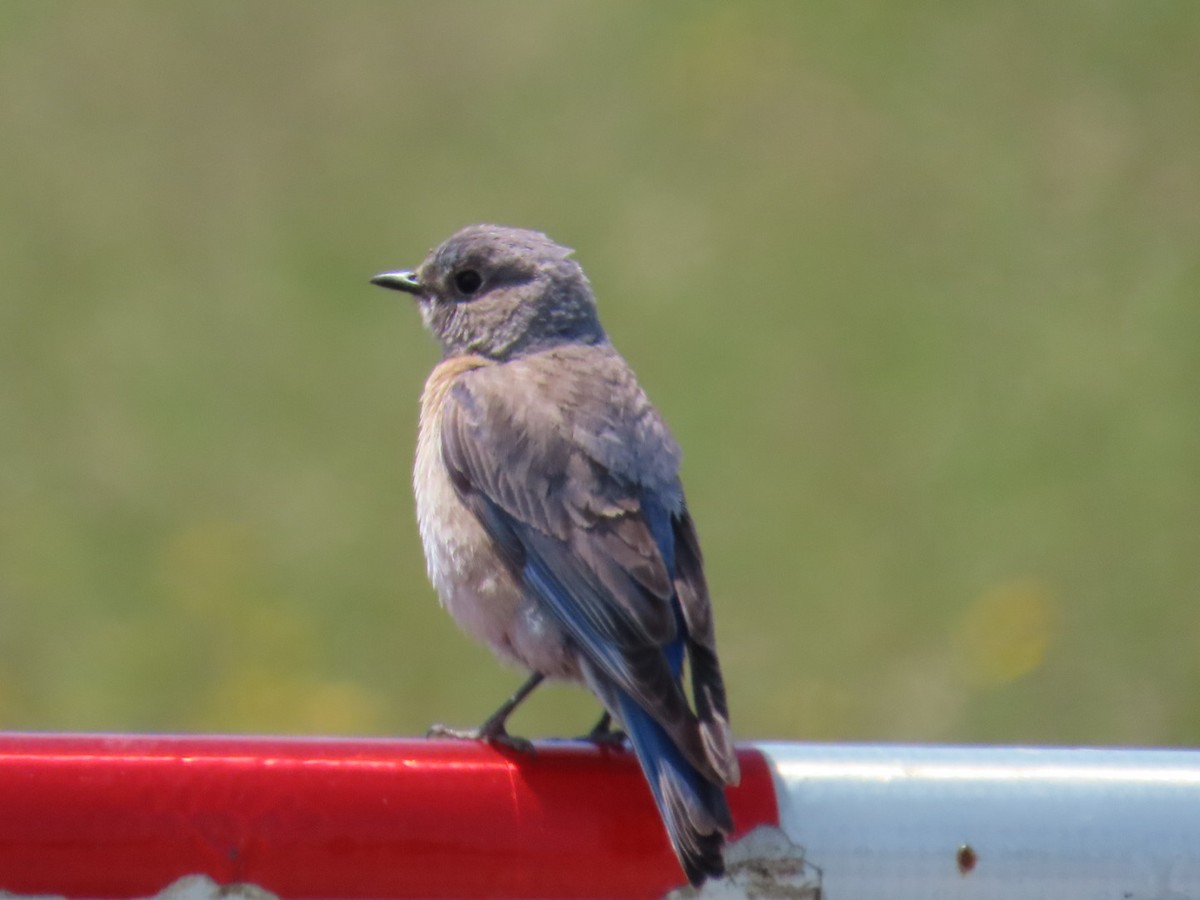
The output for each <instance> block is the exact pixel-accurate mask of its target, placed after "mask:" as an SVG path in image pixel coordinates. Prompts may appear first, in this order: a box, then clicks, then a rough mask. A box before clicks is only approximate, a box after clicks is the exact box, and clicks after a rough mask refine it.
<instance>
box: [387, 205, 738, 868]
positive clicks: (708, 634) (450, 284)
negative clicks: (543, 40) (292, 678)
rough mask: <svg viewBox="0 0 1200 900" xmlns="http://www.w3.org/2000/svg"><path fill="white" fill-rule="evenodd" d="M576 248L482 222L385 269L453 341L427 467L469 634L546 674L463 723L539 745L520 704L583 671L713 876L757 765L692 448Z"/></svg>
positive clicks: (427, 488) (432, 573)
mask: <svg viewBox="0 0 1200 900" xmlns="http://www.w3.org/2000/svg"><path fill="white" fill-rule="evenodd" d="M571 252H572V251H571V250H569V249H568V248H566V247H561V246H559V245H558V244H555V243H554V242H553V241H551V240H550V239H549V238H547V237H546V236H545V235H544V234H541V233H539V232H535V231H525V230H521V229H516V228H504V227H499V226H494V225H473V226H470V227H468V228H464V229H463V230H461V231H459V232H458V233H457V234H455V235H453V236H452V237H451V238H449V239H448V240H447V241H446V242H445V243H444V244H442V245H441V246H440V247H438V248H436V249H435V250H433V251H432V252H431V253H430V254H429V255H428V257H426V259H425V261H424V262H423V263H422V264H421V266H420V268H418V269H417V270H416V271H404V272H389V273H385V274H382V275H376V276H375V277H374V278H372V279H371V282H372V283H373V284H377V285H379V286H381V287H386V288H392V289H394V290H398V291H404V292H406V293H409V294H412V295H413V297H415V298H416V301H417V304H418V306H419V307H420V311H421V317H422V319H423V320H424V322H425V325H426V326H427V327H428V328H429V330H430V331H432V332H433V334H434V335H435V336H436V337H437V339H438V341H439V342H440V343H441V347H442V361H441V362H440V363H439V364H438V365H437V366H436V367H435V368H434V370H433V372H432V373H431V374H430V376H429V379H428V381H427V382H426V383H425V391H424V394H423V395H422V397H421V418H420V435H419V437H418V440H417V455H416V467H415V471H414V473H413V485H414V488H415V491H416V499H417V518H418V522H419V525H420V531H421V541H422V543H423V544H424V548H425V557H426V561H427V563H428V569H429V577H430V579H431V580H432V581H433V584H434V586H435V587H436V589H437V592H438V595H439V596H440V598H441V602H442V604H443V605H444V606H445V607H446V609H448V610H449V611H450V614H451V615H452V616H453V617H454V618H455V619H456V620H457V621H458V623H459V625H460V626H461V627H462V628H463V629H464V630H465V631H466V632H467V633H468V634H470V635H472V636H473V637H475V638H476V639H478V640H480V641H482V642H483V643H485V644H487V645H488V646H489V647H491V648H492V650H493V651H494V652H495V653H496V654H497V655H498V656H500V657H501V658H503V659H506V660H509V661H511V662H514V663H516V664H518V665H519V666H522V667H524V668H525V669H527V670H529V671H530V672H531V673H532V674H531V676H530V678H529V680H528V681H527V682H526V683H525V684H524V685H523V686H522V687H521V689H520V690H518V691H517V693H516V694H514V695H513V697H512V698H511V699H510V700H509V701H508V702H506V703H505V704H504V705H503V706H501V708H500V709H498V710H497V711H496V713H495V714H493V715H492V716H491V717H490V718H489V719H488V720H487V721H486V722H485V723H484V724H483V725H482V726H481V727H480V728H479V729H477V730H475V731H472V732H461V733H457V734H460V735H469V736H472V737H477V738H483V739H486V740H489V741H494V742H498V743H507V744H511V745H513V746H528V743H527V742H525V741H522V740H520V739H518V738H513V737H511V736H510V735H509V734H508V732H507V730H506V728H505V722H506V720H507V718H508V716H509V714H510V713H511V712H512V710H513V709H514V708H515V707H516V706H517V704H518V703H520V702H521V700H523V699H524V697H525V696H527V695H528V694H529V693H530V691H532V690H533V689H534V688H535V687H536V686H537V685H538V684H539V683H540V682H541V681H542V680H543V679H544V678H558V679H567V680H573V681H581V682H583V683H584V684H586V685H587V686H588V687H589V688H591V690H592V691H593V692H594V693H595V694H596V696H597V697H599V699H600V702H601V703H602V704H603V705H604V708H605V710H606V711H607V712H606V714H605V716H604V717H603V718H602V719H601V721H600V723H599V724H598V725H597V727H596V729H595V730H594V731H593V735H594V736H595V737H597V738H600V739H604V738H606V737H607V738H609V739H611V737H612V733H611V732H609V731H608V726H609V723H610V721H611V719H612V718H615V719H616V720H617V721H618V722H619V723H620V724H621V725H622V726H623V728H624V730H625V733H626V734H627V735H628V737H629V741H630V743H631V744H632V746H633V750H634V752H635V753H636V755H637V759H638V761H639V763H640V764H641V767H642V770H643V772H644V773H645V776H646V779H647V781H648V782H649V785H650V790H651V793H652V794H653V796H654V801H655V803H656V804H657V806H658V810H659V812H660V814H661V816H662V819H663V822H664V824H665V825H666V829H667V832H668V835H669V837H670V840H671V844H672V846H673V847H674V849H675V853H676V855H677V856H678V857H679V861H680V863H681V865H682V866H683V869H684V871H685V872H686V874H687V877H688V879H689V880H690V881H691V882H692V883H693V884H696V885H699V884H701V883H703V882H704V880H705V879H706V878H707V877H710V876H712V877H715V876H720V875H721V874H723V872H724V844H725V835H727V834H728V833H729V832H730V831H731V830H732V828H733V821H732V819H731V817H730V813H729V807H728V805H727V803H726V800H725V791H724V788H725V786H726V785H732V784H736V783H737V781H738V777H739V776H738V763H737V757H736V755H735V753H734V746H733V737H732V734H731V732H730V728H729V714H728V710H727V707H726V701H725V685H724V682H723V680H722V677H721V668H720V665H719V663H718V661H717V650H716V642H715V638H714V634H713V618H712V608H711V605H710V602H709V595H708V587H707V585H706V583H705V578H704V569H703V563H702V560H701V556H700V545H699V543H698V541H697V538H696V530H695V527H694V526H693V524H692V519H691V516H690V515H689V514H688V509H687V505H686V503H685V502H684V496H683V488H682V486H681V484H680V481H679V461H680V451H679V446H678V445H677V444H676V442H675V440H674V438H673V437H672V436H671V433H670V431H669V430H668V429H667V426H666V424H665V423H664V422H663V420H662V418H661V417H660V416H659V414H658V411H657V410H656V409H655V408H654V407H653V406H652V405H651V403H650V401H649V399H648V398H647V397H646V394H645V392H643V390H642V388H641V386H640V385H639V384H638V382H637V379H636V377H635V376H634V374H633V371H632V370H631V369H630V368H629V365H628V363H626V362H625V360H624V359H623V358H622V357H621V356H620V354H618V353H617V351H616V350H615V349H614V348H613V346H612V344H611V343H610V342H609V340H608V336H607V335H606V334H605V333H604V329H603V328H602V327H601V325H600V320H599V318H598V316H597V313H596V303H595V299H594V297H593V295H592V289H591V285H590V284H589V283H588V280H587V278H586V277H585V276H584V274H583V270H582V269H581V268H580V267H579V265H578V263H576V262H575V261H574V260H572V259H571ZM685 660H686V663H687V666H686V668H687V672H688V676H689V677H690V680H691V697H692V703H690V704H689V701H688V695H687V693H686V692H685V690H684V688H683V676H684V663H685ZM439 731H440V733H443V734H445V733H451V734H455V732H449V730H448V729H444V728H440V729H439Z"/></svg>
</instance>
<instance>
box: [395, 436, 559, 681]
mask: <svg viewBox="0 0 1200 900" xmlns="http://www.w3.org/2000/svg"><path fill="white" fill-rule="evenodd" d="M429 437H430V436H428V435H425V434H423V435H422V436H421V438H420V439H419V440H418V444H417V461H416V468H415V471H414V473H413V486H414V489H415V493H416V500H417V524H418V526H419V528H420V532H421V543H422V544H423V546H424V548H425V562H426V567H427V569H428V572H429V580H430V581H432V582H433V586H434V588H435V589H436V590H437V593H438V597H439V599H440V600H441V603H442V606H444V607H445V608H446V609H447V610H448V611H449V613H450V615H451V616H452V617H453V618H454V620H455V622H457V623H458V625H459V627H460V628H462V629H463V631H465V632H466V633H467V634H469V635H470V636H471V637H473V638H474V639H475V640H477V641H480V642H481V643H484V644H486V645H488V646H489V647H490V648H491V649H492V651H493V652H494V653H496V655H497V656H499V657H501V658H502V659H505V660H507V661H509V662H513V663H516V664H518V665H521V666H524V667H525V668H527V669H530V670H532V671H536V672H541V673H542V674H544V675H547V676H550V677H556V678H570V679H577V678H578V677H579V668H578V664H577V663H576V662H575V654H574V652H572V649H571V647H570V645H569V642H568V641H567V640H566V638H565V636H564V635H563V633H562V630H561V628H560V627H559V626H558V624H557V622H555V621H553V620H552V619H550V617H549V616H548V615H547V614H546V613H545V612H544V611H543V610H542V607H541V604H539V603H538V602H537V601H536V599H534V598H532V597H529V596H527V595H526V593H525V591H523V590H522V588H521V586H520V585H519V584H518V583H517V581H516V579H514V578H513V576H512V574H511V572H510V571H509V569H508V567H507V566H506V565H505V563H504V561H503V560H502V559H501V558H500V557H499V556H498V555H497V553H496V550H495V547H494V544H493V542H492V539H491V537H490V536H489V535H488V534H487V532H486V531H485V530H484V528H483V526H482V525H481V524H480V522H479V520H478V519H477V518H476V517H475V515H474V514H473V513H472V512H471V511H470V510H469V509H467V507H466V506H464V505H463V503H462V501H461V500H460V499H459V497H458V492H457V491H456V490H455V489H454V485H453V484H452V483H451V482H450V477H449V474H448V473H447V471H446V467H445V464H444V463H443V462H442V458H441V453H440V446H430V445H431V444H434V441H432V440H429ZM437 444H439V445H440V441H437Z"/></svg>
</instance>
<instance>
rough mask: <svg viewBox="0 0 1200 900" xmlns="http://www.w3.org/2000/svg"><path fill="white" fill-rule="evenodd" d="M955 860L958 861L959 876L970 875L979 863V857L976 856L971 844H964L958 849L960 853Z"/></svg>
mask: <svg viewBox="0 0 1200 900" xmlns="http://www.w3.org/2000/svg"><path fill="white" fill-rule="evenodd" d="M955 859H956V860H957V861H958V874H959V875H970V874H971V872H972V870H973V869H974V868H975V863H977V862H979V857H978V856H977V855H976V854H975V848H974V847H972V846H971V845H970V844H963V845H961V846H960V847H959V848H958V853H957V854H955Z"/></svg>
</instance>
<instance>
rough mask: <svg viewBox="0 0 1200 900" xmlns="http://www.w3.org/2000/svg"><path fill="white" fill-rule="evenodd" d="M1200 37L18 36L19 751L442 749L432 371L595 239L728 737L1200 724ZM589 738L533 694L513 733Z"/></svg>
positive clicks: (528, 7) (551, 697)
mask: <svg viewBox="0 0 1200 900" xmlns="http://www.w3.org/2000/svg"><path fill="white" fill-rule="evenodd" d="M1198 40H1200V5H1197V4H1195V3H1193V2H1191V0H1147V2H1142V3H1122V2H1102V0H1068V2H1061V3H1054V4H1045V3H1040V2H1034V0H1028V2H1024V0H1018V2H1012V3H973V2H972V3H946V2H935V0H920V2H912V3H905V4H893V3H886V2H883V0H873V2H863V3H854V4H832V3H810V4H787V3H778V2H745V3H739V4H736V5H735V4H724V3H700V2H696V3H683V2H663V3H655V4H646V3H639V2H610V0H605V2H583V0H579V2H572V3H560V2H556V0H536V2H535V0H525V2H519V3H516V2H514V3H507V4H502V3H495V2H465V0H464V2H447V3H383V2H368V0H360V2H356V3H349V4H347V3H341V4H335V3H317V2H293V3H280V2H275V3H269V2H262V0H250V2H212V3H206V4H164V3H151V2H109V3H103V4H101V3H85V2H61V0H36V2H34V0H3V2H2V3H0V121H2V127H0V172H2V173H3V174H2V175H0V280H2V285H3V287H2V288H0V290H2V297H0V727H3V728H9V729H18V728H19V729H121V730H126V729H138V730H141V729H156V730H161V729H170V730H217V731H282V732H329V733H369V734H414V733H419V732H421V731H423V729H424V728H425V726H426V725H427V724H428V723H429V722H430V721H432V720H435V719H440V720H444V721H448V722H451V723H455V724H473V723H475V722H477V721H478V720H481V719H482V718H483V716H484V715H485V714H486V713H488V712H490V711H491V709H492V708H493V707H494V705H495V704H496V703H497V702H498V701H499V700H500V699H501V697H502V696H503V695H505V694H506V693H507V691H508V690H509V689H510V688H511V687H513V686H515V685H516V683H517V682H518V680H519V676H518V675H517V674H516V673H512V672H504V671H502V670H500V669H499V668H497V667H496V664H495V663H494V662H493V661H492V659H491V658H490V656H489V654H488V653H487V652H486V651H485V650H483V649H481V648H479V647H476V646H474V645H472V644H470V643H469V642H468V641H467V640H466V639H465V638H463V637H462V636H461V635H459V634H458V633H457V632H456V630H455V628H454V626H453V624H452V623H451V622H450V620H449V619H448V617H446V616H445V614H444V613H443V612H442V611H441V610H440V609H439V608H438V606H437V603H436V601H435V599H434V596H433V593H432V590H431V589H430V588H429V586H428V585H427V583H426V580H425V575H424V569H423V563H422V560H421V556H420V548H419V541H418V537H417V533H416V528H415V524H414V522H413V511H412V499H411V494H410V489H409V473H410V462H411V454H412V448H413V442H414V428H415V419H416V401H417V396H418V393H419V391H420V388H421V384H422V381H423V378H424V375H425V373H426V372H427V371H428V369H429V368H431V367H432V365H433V364H434V362H435V360H436V355H437V354H436V350H435V348H434V345H433V343H432V341H431V340H430V339H429V338H428V337H427V336H426V335H424V334H423V332H422V331H421V329H420V326H419V322H418V319H417V316H416V314H415V312H414V311H413V310H412V309H410V308H409V305H408V304H406V303H405V302H404V298H397V297H396V296H393V295H386V296H385V294H384V292H381V291H378V290H375V289H372V288H370V287H368V285H367V284H366V279H367V277H368V276H370V275H371V274H373V273H375V272H377V271H380V270H383V269H388V268H395V267H401V266H405V265H413V264H415V263H417V262H418V261H419V260H420V259H421V257H422V256H423V254H424V253H425V251H426V250H427V249H428V248H429V247H430V246H431V245H433V244H435V243H437V242H439V241H440V240H441V239H442V238H443V237H445V236H446V235H447V234H449V233H450V232H451V231H453V230H454V229H456V228H458V227H460V226H462V225H464V224H467V223H470V222H475V221H496V222H501V223H506V224H515V225H523V226H527V227H534V228H539V229H542V230H545V231H547V232H549V233H550V234H551V235H552V236H553V237H555V238H556V239H558V240H560V241H562V242H564V243H567V244H569V245H571V246H574V247H576V248H577V249H578V259H579V260H580V261H581V262H582V263H583V265H584V266H585V268H586V270H587V271H588V273H589V275H590V276H591V279H592V281H593V284H594V285H595V287H596V289H597V292H598V295H599V298H600V303H601V310H602V314H603V316H604V318H605V322H606V324H607V326H608V328H609V331H610V333H611V334H612V336H613V338H614V340H615V342H616V343H617V345H618V346H619V347H620V348H621V349H622V351H623V352H624V353H625V354H626V356H627V357H628V358H629V359H630V360H631V361H632V363H633V364H634V366H635V368H636V369H637V370H638V372H639V374H640V376H641V378H642V380H643V383H644V384H645V385H646V387H647V389H648V390H649V391H650V393H651V395H652V396H653V397H654V398H655V400H656V402H657V403H658V404H659V406H660V407H661V409H662V410H663V411H664V413H665V415H666V417H667V419H668V420H669V421H670V422H671V423H672V426H673V427H674V429H675V431H676V433H677V436H678V437H679V439H680V441H681V442H682V444H683V445H684V447H685V451H686V453H685V457H686V458H685V470H684V476H685V482H686V484H687V487H688V491H689V495H690V500H691V504H692V506H693V509H694V512H695V514H696V517H697V520H698V523H699V527H700V531H701V537H702V540H703V542H704V546H705V550H706V554H707V558H708V566H709V571H710V579H711V582H712V587H713V589H714V593H715V597H716V604H717V616H718V626H719V635H720V640H721V650H722V656H723V659H724V664H725V668H726V671H727V677H728V680H729V682H730V687H731V692H732V697H731V701H732V705H733V714H734V721H735V726H736V728H737V730H738V731H739V734H740V735H741V736H743V737H771V738H788V739H835V740H847V739H866V740H882V739H889V740H890V739H903V740H921V741H1000V742H1024V741H1035V742H1051V743H1081V742H1089V743H1090V742H1096V743H1122V744H1186V743H1192V744H1194V743H1197V742H1198V741H1200V705H1197V703H1196V702H1195V696H1196V694H1197V691H1200V604H1198V603H1197V600H1200V596H1198V595H1200V362H1198V359H1200V354H1198V347H1197V344H1198V338H1200V252H1198V247H1200V103H1197V99H1196V86H1197V85H1198V84H1200V54H1197V53H1196V46H1197V42H1198ZM594 716H595V706H594V704H593V703H592V701H590V700H589V699H587V698H586V697H585V696H584V695H583V694H582V693H581V692H579V691H578V690H577V689H572V688H566V687H559V688H555V689H551V690H549V691H546V692H545V693H544V694H543V695H540V696H539V697H538V698H537V699H535V700H534V701H532V702H531V703H530V704H529V706H528V707H527V708H526V709H525V710H523V711H522V712H521V713H520V714H519V716H518V719H517V720H516V721H515V723H514V728H515V729H516V730H517V731H518V732H524V733H529V734H533V735H538V734H573V733H578V732H579V731H580V730H582V729H583V728H585V727H587V726H588V725H590V724H591V721H592V720H593V719H594Z"/></svg>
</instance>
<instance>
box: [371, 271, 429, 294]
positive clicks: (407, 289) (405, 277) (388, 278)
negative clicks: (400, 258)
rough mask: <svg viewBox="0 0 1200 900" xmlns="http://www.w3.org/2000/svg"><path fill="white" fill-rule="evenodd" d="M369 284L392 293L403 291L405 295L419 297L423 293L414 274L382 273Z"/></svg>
mask: <svg viewBox="0 0 1200 900" xmlns="http://www.w3.org/2000/svg"><path fill="white" fill-rule="evenodd" d="M371 284H377V285H379V286H380V287H385V288H389V289H391V290H393V291H404V293H406V294H416V295H420V294H422V293H423V292H424V288H423V287H421V282H419V281H418V280H417V273H416V272H383V273H381V274H379V275H376V276H375V277H374V278H372V279H371Z"/></svg>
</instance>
